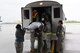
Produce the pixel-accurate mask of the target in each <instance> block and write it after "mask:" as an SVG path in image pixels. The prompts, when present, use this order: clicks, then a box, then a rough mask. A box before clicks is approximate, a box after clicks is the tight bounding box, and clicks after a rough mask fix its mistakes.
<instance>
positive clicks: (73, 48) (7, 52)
mask: <svg viewBox="0 0 80 53" xmlns="http://www.w3.org/2000/svg"><path fill="white" fill-rule="evenodd" d="M73 26H74V27H73ZM66 27H67V29H66V35H65V40H64V53H80V24H66ZM14 42H15V25H14V24H13V25H12V24H11V25H10V24H5V25H1V31H0V53H16V52H15V46H14ZM30 45H31V43H30V35H29V33H26V34H25V41H24V50H23V53H29V52H30ZM36 45H37V41H35V48H36Z"/></svg>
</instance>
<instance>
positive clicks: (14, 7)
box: [0, 0, 80, 22]
mask: <svg viewBox="0 0 80 53" xmlns="http://www.w3.org/2000/svg"><path fill="white" fill-rule="evenodd" d="M34 1H39V0H0V16H1V20H2V21H3V22H18V21H20V20H21V7H24V6H25V5H27V4H28V3H31V2H34ZM53 1H58V2H59V3H61V4H63V10H64V13H65V17H66V18H67V20H77V21H80V6H79V5H80V1H79V0H53Z"/></svg>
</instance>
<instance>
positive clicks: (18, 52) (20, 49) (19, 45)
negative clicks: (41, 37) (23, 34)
mask: <svg viewBox="0 0 80 53" xmlns="http://www.w3.org/2000/svg"><path fill="white" fill-rule="evenodd" d="M15 48H16V53H22V52H23V42H20V43H19V42H15Z"/></svg>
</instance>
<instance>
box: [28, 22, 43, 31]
mask: <svg viewBox="0 0 80 53" xmlns="http://www.w3.org/2000/svg"><path fill="white" fill-rule="evenodd" d="M40 26H44V24H43V23H41V22H33V23H31V24H30V25H28V26H27V29H28V30H34V29H36V28H39V27H40Z"/></svg>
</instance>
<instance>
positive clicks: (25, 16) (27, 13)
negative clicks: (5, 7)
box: [21, 8, 31, 28]
mask: <svg viewBox="0 0 80 53" xmlns="http://www.w3.org/2000/svg"><path fill="white" fill-rule="evenodd" d="M21 13H22V14H21V15H22V27H23V28H26V27H27V26H28V25H29V24H30V22H31V9H30V8H21Z"/></svg>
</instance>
